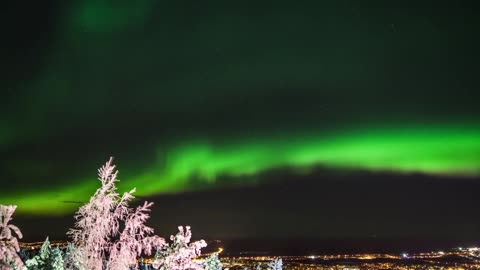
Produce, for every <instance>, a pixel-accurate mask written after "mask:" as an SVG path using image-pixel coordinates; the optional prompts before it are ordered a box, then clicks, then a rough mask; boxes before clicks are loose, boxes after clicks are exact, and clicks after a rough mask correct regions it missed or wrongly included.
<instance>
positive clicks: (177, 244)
mask: <svg viewBox="0 0 480 270" xmlns="http://www.w3.org/2000/svg"><path fill="white" fill-rule="evenodd" d="M178 230H179V232H178V233H177V235H175V236H173V235H172V236H170V240H172V241H173V243H171V244H167V245H165V246H164V248H163V249H162V250H161V251H160V252H157V254H156V255H155V260H154V262H153V267H154V268H155V269H161V270H203V268H202V266H201V265H199V264H197V263H196V262H195V261H193V259H194V258H195V257H197V256H199V255H200V253H201V252H200V250H201V249H202V248H204V247H206V246H207V243H205V241H204V240H199V241H195V242H192V243H190V240H191V238H192V232H191V231H190V226H186V227H185V230H184V228H183V227H182V226H179V227H178Z"/></svg>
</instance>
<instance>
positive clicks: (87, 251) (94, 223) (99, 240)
mask: <svg viewBox="0 0 480 270" xmlns="http://www.w3.org/2000/svg"><path fill="white" fill-rule="evenodd" d="M117 174H118V171H117V170H115V166H114V165H113V164H112V158H110V159H109V161H108V162H107V163H106V164H105V165H104V166H102V167H101V168H100V169H99V170H98V176H99V180H100V182H101V184H102V185H101V187H100V188H98V189H97V191H96V192H95V194H94V195H93V196H92V197H91V198H90V201H89V202H88V203H87V204H85V205H84V206H82V207H80V209H79V210H78V211H77V213H76V214H75V219H76V223H75V228H74V229H71V230H70V231H69V232H68V234H69V235H70V236H71V238H72V243H73V244H74V245H75V247H76V249H75V250H74V253H75V254H74V255H73V257H75V258H76V259H77V263H78V266H79V267H78V268H79V269H80V270H104V269H107V270H124V269H128V268H129V266H130V265H133V264H136V258H137V257H138V256H139V255H141V254H142V253H145V254H147V255H150V254H151V252H152V249H160V248H161V247H162V246H163V245H164V243H165V241H164V239H163V238H161V237H159V236H156V235H154V236H151V234H152V233H153V229H152V228H150V227H147V226H146V225H144V222H145V221H146V220H147V219H148V218H149V215H148V212H149V211H150V207H151V206H152V204H151V203H145V204H144V205H143V206H140V207H138V208H137V209H136V210H134V209H132V208H130V207H129V206H128V203H129V202H130V201H131V200H132V199H133V198H134V196H133V195H132V194H133V193H134V192H135V189H133V190H131V191H130V192H125V193H123V195H120V194H119V193H117V191H116V189H117V188H116V186H115V182H117V181H118V180H117ZM122 227H123V228H124V230H123V231H122V232H120V228H122Z"/></svg>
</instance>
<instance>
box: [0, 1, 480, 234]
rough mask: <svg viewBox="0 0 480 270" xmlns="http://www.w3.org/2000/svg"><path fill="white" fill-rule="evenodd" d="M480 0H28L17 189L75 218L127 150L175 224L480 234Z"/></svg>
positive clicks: (16, 108)
mask: <svg viewBox="0 0 480 270" xmlns="http://www.w3.org/2000/svg"><path fill="white" fill-rule="evenodd" d="M474 2H475V1H368V3H366V2H365V3H360V2H359V1H353V0H349V1H347V0H337V1H299V2H294V1H293V2H292V1H281V0H277V1H240V2H238V1H237V2H231V1H194V0H190V1H178V0H177V1H155V0H136V1H123V0H115V1H104V0H101V1H99V0H78V1H36V2H32V3H23V2H19V1H10V2H9V3H8V4H3V6H2V9H1V11H0V25H1V26H0V29H1V40H2V42H1V44H0V48H1V57H0V59H1V61H0V67H1V72H0V76H1V79H0V82H1V90H2V95H1V98H0V112H1V118H0V158H1V160H2V161H1V162H0V181H1V189H0V203H1V204H17V205H18V210H17V214H16V219H15V220H17V223H18V224H19V225H21V227H22V228H23V231H24V234H25V235H26V238H27V239H34V238H38V237H40V238H42V237H44V236H46V235H53V236H56V237H57V238H60V237H61V235H63V233H64V232H65V231H66V230H67V228H68V227H69V226H71V225H72V224H73V218H72V215H73V212H74V211H75V210H76V209H77V208H78V207H79V203H83V202H86V201H87V200H88V198H89V197H90V195H91V194H93V192H94V190H95V189H96V188H97V187H98V186H99V182H98V181H97V180H96V170H97V168H99V167H100V166H101V165H102V164H103V163H104V162H105V161H107V160H108V158H109V157H110V156H114V157H115V163H116V164H117V165H118V169H119V171H120V174H119V178H120V180H121V182H120V183H119V188H120V190H121V191H127V190H130V189H131V188H133V187H136V188H137V193H136V194H137V195H138V196H139V198H140V199H141V200H150V201H154V202H155V207H154V209H153V211H152V219H151V222H150V225H152V226H153V227H154V228H156V229H157V232H158V233H159V234H160V235H165V236H167V235H169V234H171V233H174V232H175V230H176V226H177V225H180V224H185V225H188V224H190V225H192V227H193V232H194V235H197V236H202V237H205V238H208V239H218V238H225V239H227V238H251V237H270V238H288V237H292V238H294V237H299V238H306V237H312V238H335V237H339V238H369V237H374V238H376V237H379V238H395V237H398V238H401V237H423V238H435V239H437V238H448V239H467V240H480V217H479V215H478V214H477V211H478V208H479V207H480V196H477V194H478V191H479V190H480V105H479V104H480V91H479V90H480V76H479V70H480V69H479V60H480V52H479V49H478V48H480V35H479V27H480V16H478V14H479V13H478V9H476V7H475V5H474Z"/></svg>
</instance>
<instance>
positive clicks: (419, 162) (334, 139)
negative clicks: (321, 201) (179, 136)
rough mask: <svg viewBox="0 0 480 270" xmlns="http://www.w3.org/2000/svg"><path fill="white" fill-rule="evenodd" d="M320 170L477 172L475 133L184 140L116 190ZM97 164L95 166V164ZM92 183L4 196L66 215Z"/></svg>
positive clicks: (479, 143) (31, 208)
mask: <svg viewBox="0 0 480 270" xmlns="http://www.w3.org/2000/svg"><path fill="white" fill-rule="evenodd" d="M316 165H321V166H326V167H331V168H338V169H367V170H372V171H393V172H400V173H410V172H421V173H426V174H439V175H464V176H479V175H480V128H477V127H474V128H472V127H451V128H435V127H434V128H430V127H429V129H424V128H423V129H422V128H378V129H368V130H367V131H351V132H346V133H344V134H341V135H338V134H333V136H332V135H330V136H325V135H324V134H323V135H322V134H320V135H317V136H313V135H310V136H300V135H298V134H297V135H290V136H286V135H285V136H283V137H276V138H271V139H269V138H263V139H256V140H249V141H246V140H245V141H242V140H238V141H235V142H230V143H225V144H220V145H219V144H211V143H209V142H206V141H201V140H198V141H196V142H195V141H190V142H188V143H184V144H178V145H177V146H173V147H172V148H171V149H170V150H169V151H167V152H166V153H159V154H158V158H157V161H156V162H155V163H154V164H152V165H151V166H150V169H147V170H146V171H144V172H141V173H139V174H137V175H133V176H129V177H128V179H124V178H123V177H122V173H121V171H122V168H119V170H120V175H119V179H120V180H121V182H119V185H118V186H119V189H120V190H129V189H131V188H132V187H137V191H138V192H137V195H142V196H146V195H153V194H161V193H172V192H180V191H183V190H188V189H189V188H191V187H190V186H189V180H190V179H191V178H192V176H195V178H196V179H202V180H205V181H206V182H212V183H214V182H215V180H216V179H217V177H218V176H219V175H229V176H233V177H235V176H242V175H251V176H254V175H256V174H258V173H261V172H264V171H266V170H269V169H273V168H277V167H282V166H288V167H291V168H294V169H298V170H299V171H301V170H304V169H308V168H310V167H312V166H316ZM99 166H100V164H99ZM94 172H95V171H94V169H93V168H92V179H90V180H88V181H80V182H79V183H80V184H78V185H74V186H69V187H59V188H58V189H57V190H52V191H48V192H39V193H31V194H17V195H16V196H11V197H7V199H6V200H4V201H7V203H14V204H17V205H19V208H18V211H19V212H23V213H28V214H66V213H69V212H72V211H74V210H75V209H76V208H77V207H78V205H76V204H68V203H64V202H62V201H86V200H88V198H89V197H90V195H91V194H93V192H94V190H95V189H96V187H98V184H99V183H98V182H97V181H94V180H93V173H94Z"/></svg>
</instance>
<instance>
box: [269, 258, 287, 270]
mask: <svg viewBox="0 0 480 270" xmlns="http://www.w3.org/2000/svg"><path fill="white" fill-rule="evenodd" d="M282 268H283V262H282V258H276V259H274V260H273V261H271V262H270V263H268V270H282Z"/></svg>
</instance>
